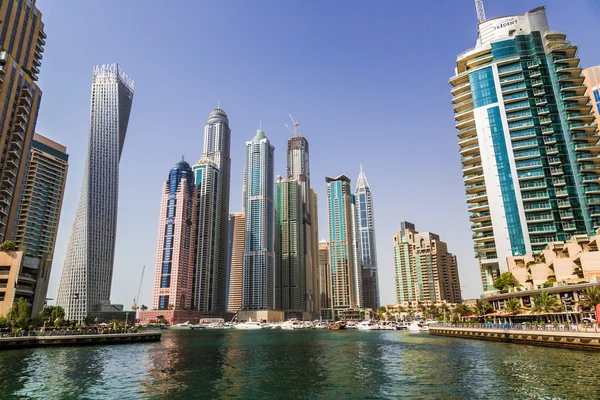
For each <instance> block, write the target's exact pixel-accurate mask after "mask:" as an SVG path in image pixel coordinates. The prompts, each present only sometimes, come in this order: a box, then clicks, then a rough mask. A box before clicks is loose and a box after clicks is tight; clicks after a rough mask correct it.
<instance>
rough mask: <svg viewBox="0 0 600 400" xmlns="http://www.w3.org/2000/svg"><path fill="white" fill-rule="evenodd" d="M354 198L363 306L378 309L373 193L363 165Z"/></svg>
mask: <svg viewBox="0 0 600 400" xmlns="http://www.w3.org/2000/svg"><path fill="white" fill-rule="evenodd" d="M354 198H355V200H356V224H357V227H356V230H357V232H356V233H357V237H356V241H357V243H358V245H359V247H360V252H359V255H360V258H359V262H360V264H361V273H362V293H363V306H364V307H365V308H370V309H372V310H376V309H377V307H379V282H378V276H377V248H376V243H375V219H374V216H373V195H372V194H371V188H370V187H369V182H368V181H367V176H366V175H365V173H364V172H363V170H362V166H361V167H360V174H359V175H358V181H357V183H356V190H355V191H354Z"/></svg>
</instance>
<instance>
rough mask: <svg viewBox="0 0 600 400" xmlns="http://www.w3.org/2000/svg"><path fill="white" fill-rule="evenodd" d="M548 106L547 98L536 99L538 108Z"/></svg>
mask: <svg viewBox="0 0 600 400" xmlns="http://www.w3.org/2000/svg"><path fill="white" fill-rule="evenodd" d="M546 104H548V100H546V98H545V97H538V98H536V99H535V105H536V106H545V105H546Z"/></svg>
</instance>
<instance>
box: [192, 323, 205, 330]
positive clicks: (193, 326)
mask: <svg viewBox="0 0 600 400" xmlns="http://www.w3.org/2000/svg"><path fill="white" fill-rule="evenodd" d="M190 328H192V329H194V330H200V329H205V328H206V326H204V325H202V324H192V325H190Z"/></svg>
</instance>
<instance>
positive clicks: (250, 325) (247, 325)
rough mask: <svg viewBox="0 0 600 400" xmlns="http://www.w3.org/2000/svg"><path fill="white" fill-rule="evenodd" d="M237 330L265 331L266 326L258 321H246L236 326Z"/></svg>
mask: <svg viewBox="0 0 600 400" xmlns="http://www.w3.org/2000/svg"><path fill="white" fill-rule="evenodd" d="M235 329H245V330H255V329H265V324H263V323H262V322H258V321H246V322H242V323H239V324H237V325H236V326H235Z"/></svg>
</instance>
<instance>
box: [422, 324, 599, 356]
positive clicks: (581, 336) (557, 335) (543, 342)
mask: <svg viewBox="0 0 600 400" xmlns="http://www.w3.org/2000/svg"><path fill="white" fill-rule="evenodd" d="M429 334H430V335H437V336H452V337H459V338H465V339H480V340H495V341H498V342H507V343H520V344H533V345H540V346H551V347H564V348H570V349H581V350H600V333H598V332H576V331H559V330H558V331H550V330H521V329H517V330H513V329H494V328H463V327H433V326H432V327H430V328H429Z"/></svg>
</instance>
